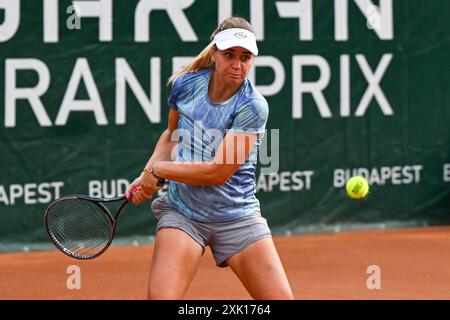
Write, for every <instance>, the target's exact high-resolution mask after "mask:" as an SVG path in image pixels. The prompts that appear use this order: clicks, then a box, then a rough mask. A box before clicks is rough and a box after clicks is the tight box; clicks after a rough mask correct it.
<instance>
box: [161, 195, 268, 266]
mask: <svg viewBox="0 0 450 320" xmlns="http://www.w3.org/2000/svg"><path fill="white" fill-rule="evenodd" d="M165 197H166V196H165V195H164V196H161V197H158V198H156V199H155V200H154V201H153V202H152V211H153V214H154V215H155V217H156V219H157V220H158V224H157V226H156V232H158V231H159V230H160V229H162V228H176V229H180V230H182V231H184V232H185V233H187V234H188V235H189V236H190V237H191V238H192V239H194V240H195V241H196V242H197V243H198V244H199V245H200V246H201V247H202V249H203V253H204V252H205V247H206V246H210V248H211V252H212V254H213V256H214V259H215V260H216V264H217V266H219V267H222V268H223V267H227V266H228V264H227V260H228V259H229V258H230V257H232V256H233V255H235V254H236V253H238V252H239V251H241V250H243V249H245V248H246V247H247V246H249V245H250V244H252V243H254V242H255V241H257V240H260V239H262V238H265V237H271V236H272V233H271V232H270V229H269V226H268V225H267V220H266V219H265V218H263V217H262V216H261V213H260V211H259V210H258V211H256V212H255V213H254V214H251V215H248V216H245V217H242V218H240V219H237V220H232V221H227V222H200V221H195V220H192V219H189V218H187V217H185V216H184V215H183V214H181V213H180V212H179V211H178V210H177V209H175V208H173V207H171V206H169V205H168V204H167V202H166V201H165ZM203 253H202V254H203Z"/></svg>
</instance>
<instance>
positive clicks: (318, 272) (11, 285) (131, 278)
mask: <svg viewBox="0 0 450 320" xmlns="http://www.w3.org/2000/svg"><path fill="white" fill-rule="evenodd" d="M274 240H275V245H276V247H277V249H278V251H279V254H280V256H281V259H282V261H283V263H284V266H285V269H286V272H287V275H288V278H289V280H290V283H291V286H292V288H293V291H294V295H295V298H296V299H450V227H448V226H446V227H428V228H416V229H395V230H394V229H390V230H373V231H364V232H344V233H335V234H334V233H333V234H315V235H301V236H290V237H275V238H274ZM152 250H153V246H150V245H148V246H137V247H112V248H110V249H109V250H108V251H107V252H106V253H105V254H104V255H103V256H101V257H99V258H97V259H94V260H90V261H79V260H74V259H71V258H69V257H66V256H65V255H63V254H62V253H60V252H59V251H56V250H55V251H51V252H28V253H3V254H0V299H145V297H146V287H147V278H148V270H149V266H150V262H151V255H152ZM70 265H77V266H79V267H80V270H81V289H73V290H69V289H67V287H66V281H67V279H68V277H69V276H70V274H67V273H66V271H67V268H68V267H69V266H70ZM372 265H376V266H378V267H379V268H380V270H381V274H380V279H381V282H380V284H381V289H372V290H369V289H368V288H367V279H368V278H369V277H370V276H371V275H372V274H369V273H367V268H368V267H369V266H372ZM250 298H251V297H250V296H249V295H248V294H247V292H246V291H245V289H244V287H243V286H242V285H241V284H240V282H239V280H238V279H237V277H236V276H235V275H234V274H233V272H232V271H231V270H230V269H229V268H225V269H221V268H217V267H216V266H215V264H214V260H213V258H212V256H211V253H210V251H209V249H208V250H207V251H206V253H205V255H204V256H203V257H202V260H201V264H200V267H199V270H198V272H197V275H196V276H195V278H194V281H193V283H192V284H191V287H190V288H189V290H188V292H187V293H186V295H185V299H250Z"/></svg>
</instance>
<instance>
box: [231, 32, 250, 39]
mask: <svg viewBox="0 0 450 320" xmlns="http://www.w3.org/2000/svg"><path fill="white" fill-rule="evenodd" d="M234 36H235V37H236V38H247V35H246V34H245V33H243V32H236V33H235V34H234Z"/></svg>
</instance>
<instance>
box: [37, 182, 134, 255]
mask: <svg viewBox="0 0 450 320" xmlns="http://www.w3.org/2000/svg"><path fill="white" fill-rule="evenodd" d="M139 188H140V187H136V188H134V189H133V191H132V192H131V193H130V197H129V198H128V199H127V198H126V197H125V196H123V197H119V198H110V199H104V198H92V197H88V196H85V195H78V194H75V195H68V196H64V197H61V198H59V199H57V200H55V201H53V202H52V203H50V205H49V206H48V208H47V210H45V215H44V223H45V230H46V232H47V234H48V236H49V238H50V240H51V241H52V242H53V244H54V245H55V246H56V247H57V248H58V249H59V250H61V251H62V252H63V253H65V254H66V255H68V256H69V257H72V258H76V259H93V258H96V257H98V256H100V255H101V254H102V253H104V252H105V251H106V249H108V247H109V246H110V245H111V242H112V240H113V238H114V234H115V231H116V226H117V221H118V219H119V216H120V215H121V213H122V212H123V210H124V209H125V207H126V205H127V204H128V203H130V202H131V199H132V197H133V195H134V194H136V193H138V192H139V191H140V189H139ZM120 201H122V203H121V204H120V207H119V209H118V210H117V211H116V213H115V215H114V216H113V215H112V214H111V212H110V211H109V210H108V208H107V207H106V206H105V204H106V203H112V202H120Z"/></svg>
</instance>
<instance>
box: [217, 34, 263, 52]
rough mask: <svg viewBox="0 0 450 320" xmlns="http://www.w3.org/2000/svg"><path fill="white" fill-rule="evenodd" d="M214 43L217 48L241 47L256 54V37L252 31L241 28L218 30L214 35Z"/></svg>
mask: <svg viewBox="0 0 450 320" xmlns="http://www.w3.org/2000/svg"><path fill="white" fill-rule="evenodd" d="M213 41H214V43H215V44H216V46H217V48H218V49H219V50H226V49H229V48H232V47H242V48H245V49H247V50H248V51H250V52H251V53H253V54H254V55H255V56H257V55H258V47H257V46H256V37H255V35H254V34H253V32H250V31H248V30H245V29H241V28H232V29H226V30H223V31H220V32H219V33H218V34H216V35H215V36H214V40H213Z"/></svg>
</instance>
